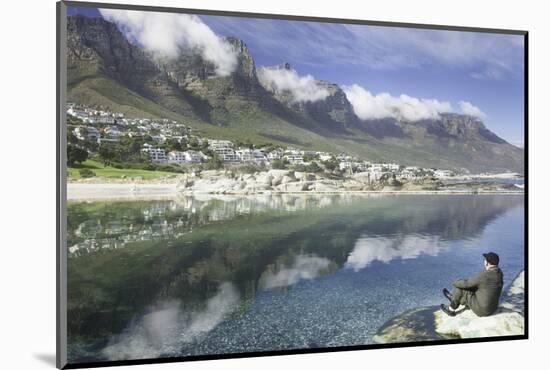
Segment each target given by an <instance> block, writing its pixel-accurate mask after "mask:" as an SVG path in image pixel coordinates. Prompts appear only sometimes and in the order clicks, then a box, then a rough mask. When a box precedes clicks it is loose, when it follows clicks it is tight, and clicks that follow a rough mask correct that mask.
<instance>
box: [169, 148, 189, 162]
mask: <svg viewBox="0 0 550 370" xmlns="http://www.w3.org/2000/svg"><path fill="white" fill-rule="evenodd" d="M166 160H167V161H168V163H174V164H183V163H185V162H186V160H185V152H178V151H175V150H174V151H171V152H170V153H168V156H167V158H166Z"/></svg>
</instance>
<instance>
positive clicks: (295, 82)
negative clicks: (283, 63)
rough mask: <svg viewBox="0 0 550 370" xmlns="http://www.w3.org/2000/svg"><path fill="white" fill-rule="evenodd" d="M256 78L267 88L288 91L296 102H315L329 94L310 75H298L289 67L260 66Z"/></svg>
mask: <svg viewBox="0 0 550 370" xmlns="http://www.w3.org/2000/svg"><path fill="white" fill-rule="evenodd" d="M258 78H259V79H260V82H261V83H262V85H264V86H265V87H266V88H267V89H269V90H271V91H279V92H288V93H290V94H291V95H292V98H293V100H294V101H296V102H315V101H318V100H323V99H325V98H326V97H327V96H328V95H329V91H328V90H327V89H326V88H324V87H322V86H319V85H318V84H317V82H316V81H315V78H314V77H313V76H312V75H309V74H308V75H305V76H300V75H298V73H297V72H296V71H295V70H293V69H290V68H282V67H279V66H276V67H262V68H259V69H258Z"/></svg>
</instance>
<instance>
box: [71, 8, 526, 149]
mask: <svg viewBox="0 0 550 370" xmlns="http://www.w3.org/2000/svg"><path fill="white" fill-rule="evenodd" d="M74 13H80V14H85V15H88V16H101V15H100V13H99V12H98V11H97V9H92V8H78V9H76V8H70V9H69V14H74ZM200 20H202V22H203V23H204V24H206V25H207V26H208V27H209V28H210V29H211V30H212V31H213V32H214V33H215V34H217V35H218V36H235V37H238V38H240V39H242V40H243V41H244V42H245V43H246V44H247V46H248V48H249V49H250V52H251V54H252V56H253V57H254V60H255V61H256V64H257V65H258V66H270V65H275V64H280V63H283V62H288V63H290V65H291V67H292V68H293V69H295V70H296V71H297V73H298V74H299V75H307V74H310V75H312V76H314V77H315V78H316V79H323V80H329V81H332V82H335V83H337V84H339V85H344V86H345V85H348V86H349V85H353V84H357V85H360V86H361V87H363V88H364V89H365V90H368V91H369V92H370V93H372V94H373V95H376V94H380V93H389V94H391V95H392V96H395V97H399V96H400V95H401V94H406V95H408V96H411V97H416V98H421V99H437V100H438V101H442V102H449V103H451V105H452V106H453V108H454V109H455V110H456V111H460V109H459V102H460V101H467V102H469V103H471V104H473V105H475V106H476V107H478V108H479V109H480V110H481V111H482V112H483V113H484V114H485V115H484V116H483V120H484V122H485V124H486V126H487V127H488V128H489V129H491V130H492V131H494V132H495V133H497V134H498V135H499V136H501V137H503V138H504V139H506V140H507V141H509V142H511V143H513V144H520V145H521V144H523V141H524V137H523V134H524V131H523V130H524V106H523V100H524V63H523V62H524V52H523V50H524V49H523V36H519V35H505V34H488V33H479V32H463V31H442V30H424V29H411V28H398V27H380V26H366V25H346V24H333V23H321V22H297V21H287V20H272V19H254V18H243V17H226V16H223V17H222V16H200ZM123 29H124V28H123ZM124 31H125V32H126V33H127V34H129V33H128V32H127V29H124ZM129 36H131V35H129Z"/></svg>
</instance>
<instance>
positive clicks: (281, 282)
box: [260, 255, 330, 289]
mask: <svg viewBox="0 0 550 370" xmlns="http://www.w3.org/2000/svg"><path fill="white" fill-rule="evenodd" d="M329 265H330V261H329V260H328V259H326V258H323V257H318V256H315V255H312V256H297V257H296V258H295V260H294V263H293V264H292V266H283V267H281V268H280V269H279V271H277V272H272V271H266V272H265V273H264V274H263V276H262V278H261V281H260V285H261V286H262V287H263V288H266V289H272V288H281V287H286V286H290V285H294V284H296V283H297V282H298V281H300V280H311V279H315V278H316V277H317V276H319V275H320V274H321V272H322V271H323V270H325V269H327V268H328V266H329Z"/></svg>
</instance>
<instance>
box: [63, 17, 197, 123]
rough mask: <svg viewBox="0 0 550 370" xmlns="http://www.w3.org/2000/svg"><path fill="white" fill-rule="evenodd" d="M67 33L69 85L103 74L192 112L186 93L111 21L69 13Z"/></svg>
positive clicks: (174, 107)
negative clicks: (70, 15) (70, 14)
mask: <svg viewBox="0 0 550 370" xmlns="http://www.w3.org/2000/svg"><path fill="white" fill-rule="evenodd" d="M67 35H68V45H67V46H68V55H67V65H68V76H69V85H71V84H76V83H78V82H79V81H80V80H82V79H85V78H87V77H96V76H103V77H106V78H110V79H113V80H115V81H117V82H118V83H120V84H122V85H124V86H126V87H127V88H128V89H130V90H132V91H135V92H137V93H138V94H139V95H141V96H143V97H146V98H148V99H151V100H152V101H154V102H157V103H159V104H160V105H162V106H164V107H167V108H168V109H170V110H173V111H175V112H178V113H182V114H188V115H191V116H195V109H194V107H193V104H192V102H190V101H189V99H188V94H186V92H185V91H182V90H181V89H178V87H177V86H176V85H175V84H174V83H173V82H172V81H171V79H170V78H169V76H168V75H167V74H166V73H165V72H164V71H163V70H162V69H160V68H159V67H158V65H157V64H156V63H155V61H154V60H153V59H152V58H151V55H149V54H148V53H146V52H145V51H143V50H142V49H140V48H139V47H137V46H135V45H133V44H131V43H130V42H128V40H127V39H126V38H125V37H124V35H122V33H121V32H120V31H119V30H118V28H117V27H116V25H115V24H113V23H111V22H107V21H105V20H103V19H101V18H88V17H84V16H72V17H69V18H68V24H67Z"/></svg>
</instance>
